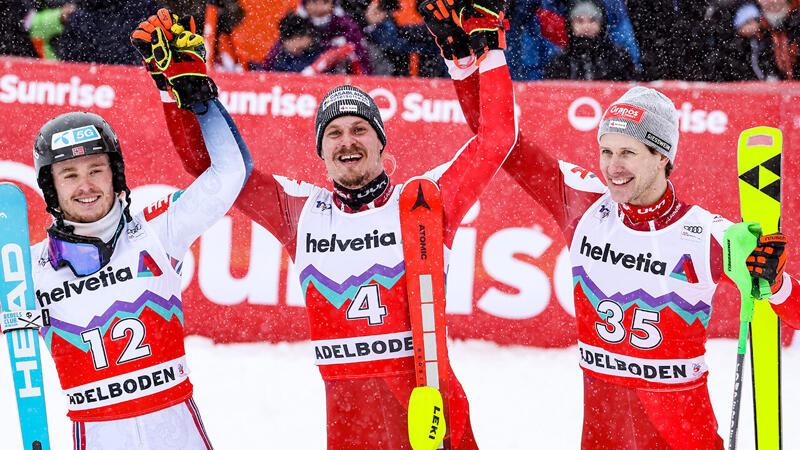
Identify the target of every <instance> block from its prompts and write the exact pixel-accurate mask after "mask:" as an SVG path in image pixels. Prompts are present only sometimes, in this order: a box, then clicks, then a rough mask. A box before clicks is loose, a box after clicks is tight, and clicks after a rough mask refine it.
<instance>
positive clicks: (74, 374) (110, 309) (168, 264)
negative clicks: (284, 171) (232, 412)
mask: <svg viewBox="0 0 800 450" xmlns="http://www.w3.org/2000/svg"><path fill="white" fill-rule="evenodd" d="M198 38H199V37H198ZM192 43H193V45H192V48H191V52H192V56H191V58H194V57H196V56H197V55H202V48H201V47H202V39H200V44H198V41H197V39H195V40H194V41H192ZM164 50H166V51H171V52H174V53H175V54H174V55H172V56H173V58H171V60H172V63H171V65H172V66H173V67H171V69H172V70H174V71H178V72H181V71H183V69H182V68H181V67H182V66H181V64H180V59H181V58H179V57H178V56H180V55H177V53H179V52H182V51H183V50H184V49H177V48H164ZM184 67H185V66H184ZM200 67H202V65H200ZM171 88H172V89H173V90H175V94H176V95H179V96H180V97H181V98H183V99H184V104H185V105H186V106H187V107H191V108H192V112H193V113H194V114H195V115H196V117H197V120H198V121H199V123H200V129H201V130H202V133H203V135H204V137H205V140H206V142H207V143H208V153H209V155H210V158H211V166H210V167H209V168H208V169H207V170H206V171H205V172H204V173H203V174H202V175H200V176H199V177H198V178H197V180H195V181H194V182H193V183H192V184H191V185H190V186H189V187H188V188H186V189H184V190H180V191H177V192H175V193H173V194H170V195H168V196H167V197H165V198H163V199H162V200H160V201H158V202H156V203H155V204H153V205H151V206H149V207H147V208H145V209H144V211H142V212H141V213H138V214H135V215H134V214H131V213H130V211H129V205H130V190H129V189H128V186H127V184H126V180H125V166H124V163H123V159H122V151H121V149H120V145H119V142H118V140H117V136H116V134H115V132H114V130H113V129H112V128H111V126H110V125H109V124H108V123H107V122H106V121H105V120H103V119H102V118H101V117H100V116H98V115H96V114H92V113H88V112H70V113H66V114H62V115H60V116H58V117H55V118H54V119H52V120H50V121H49V122H47V123H46V124H45V125H44V126H43V127H42V128H41V130H40V131H39V134H38V136H37V137H36V142H35V145H34V163H35V168H36V172H37V181H38V184H39V187H40V188H41V189H42V192H43V194H44V198H45V202H46V204H47V211H48V212H49V213H50V214H52V216H53V219H54V220H53V224H52V225H51V226H50V227H49V228H48V229H47V234H48V237H47V239H45V240H44V241H42V242H40V243H38V244H36V245H35V246H33V248H32V250H31V256H32V264H33V266H34V267H33V280H34V286H35V288H36V292H35V295H36V300H37V303H38V305H39V306H40V307H42V308H47V309H49V311H50V325H49V326H45V327H42V328H41V329H40V334H41V335H42V337H43V338H44V341H45V343H46V345H47V347H48V349H49V350H50V353H51V354H52V356H53V360H54V361H55V366H56V370H57V372H58V376H59V380H60V382H61V386H62V388H63V390H64V393H65V395H66V399H67V402H68V405H67V407H68V410H69V412H68V414H67V415H68V416H69V418H70V419H71V420H72V421H73V425H74V426H73V438H74V446H75V449H76V450H78V449H120V450H122V449H125V450H128V449H175V450H178V449H180V450H185V449H192V450H200V449H210V448H211V444H210V443H209V440H208V437H207V436H206V433H205V430H204V429H203V424H202V422H201V420H200V415H199V413H198V411H197V408H196V406H195V404H194V401H193V400H192V384H191V383H190V382H189V378H188V375H189V367H188V366H187V363H186V357H185V354H184V347H183V307H182V303H181V267H182V260H183V257H184V255H185V254H186V252H187V251H188V250H189V246H190V245H191V243H192V242H193V241H194V240H195V239H196V238H197V237H198V236H200V234H201V233H202V232H203V231H205V230H206V229H208V228H209V227H210V226H211V225H213V224H214V222H216V221H217V220H218V219H220V218H221V217H222V216H223V215H225V213H226V212H227V211H228V209H229V208H230V207H231V206H232V205H233V202H234V200H235V199H236V196H237V195H238V194H239V191H240V190H241V189H242V186H243V185H244V183H245V181H246V180H247V177H248V174H249V172H250V169H251V167H252V161H251V159H250V154H249V152H248V150H247V147H245V146H244V144H243V142H242V141H241V139H240V138H239V136H238V131H237V130H236V128H235V126H234V125H233V123H232V121H231V120H230V117H229V116H228V115H227V113H226V112H225V110H224V109H223V108H222V106H221V104H220V103H219V102H218V101H217V100H216V88H215V87H214V86H213V83H211V82H210V81H208V79H207V77H205V78H203V76H202V74H198V73H196V71H191V75H189V77H187V78H185V79H184V82H183V84H181V85H171ZM189 105H191V106H189ZM155 148H157V147H155ZM152 150H153V149H151V151H152Z"/></svg>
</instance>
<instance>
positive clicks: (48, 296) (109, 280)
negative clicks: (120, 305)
mask: <svg viewBox="0 0 800 450" xmlns="http://www.w3.org/2000/svg"><path fill="white" fill-rule="evenodd" d="M132 278H133V273H131V269H130V268H128V267H123V268H122V269H119V270H116V271H115V270H114V268H113V267H111V266H108V267H106V269H105V270H101V271H100V272H98V273H97V274H96V275H94V276H91V277H84V278H79V279H77V280H74V281H65V282H64V283H63V284H62V285H61V287H57V288H53V289H51V290H50V292H42V291H40V290H38V289H37V290H36V300H38V301H39V306H41V307H44V306H45V305H49V304H51V303H53V302H60V301H61V300H66V299H68V298H71V297H72V295H73V294H75V295H80V294H81V293H82V292H83V291H84V290H86V291H96V290H98V289H100V288H104V287H108V286H109V285H114V284H117V283H124V282H126V281H128V280H130V279H132Z"/></svg>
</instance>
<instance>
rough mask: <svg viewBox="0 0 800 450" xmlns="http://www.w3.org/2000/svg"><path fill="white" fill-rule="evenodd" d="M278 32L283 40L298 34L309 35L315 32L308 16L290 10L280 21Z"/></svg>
mask: <svg viewBox="0 0 800 450" xmlns="http://www.w3.org/2000/svg"><path fill="white" fill-rule="evenodd" d="M278 32H279V33H280V39H281V41H284V40H287V39H291V38H293V37H298V36H309V35H311V34H313V32H314V31H313V28H312V26H311V21H310V20H308V18H307V17H301V16H299V15H297V14H295V13H293V12H289V13H288V14H286V15H285V16H283V18H282V19H281V21H280V22H279V23H278Z"/></svg>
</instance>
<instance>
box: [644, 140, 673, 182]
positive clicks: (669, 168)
mask: <svg viewBox="0 0 800 450" xmlns="http://www.w3.org/2000/svg"><path fill="white" fill-rule="evenodd" d="M647 149H648V150H650V153H652V154H654V155H655V154H659V155H661V156H663V157H665V158H666V157H667V155H665V154H664V153H662V152H660V151H658V150H656V149H655V148H654V147H650V146H649V145H648V146H647ZM668 159H669V158H668ZM674 168H675V166H674V165H673V164H672V161H668V162H667V166H666V167H664V175H665V176H666V178H669V175H670V174H671V173H672V170H673V169H674Z"/></svg>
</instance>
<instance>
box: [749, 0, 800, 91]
mask: <svg viewBox="0 0 800 450" xmlns="http://www.w3.org/2000/svg"><path fill="white" fill-rule="evenodd" d="M758 4H759V5H760V6H761V11H762V13H763V17H762V19H761V27H762V29H763V30H764V31H765V32H766V33H767V34H769V36H770V37H771V38H772V46H773V49H774V51H775V63H776V64H777V65H778V69H779V70H780V72H781V78H783V79H787V80H796V79H798V78H800V73H799V72H798V69H799V68H798V65H797V46H798V41H800V10H798V8H797V2H796V0H791V1H789V0H758Z"/></svg>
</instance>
